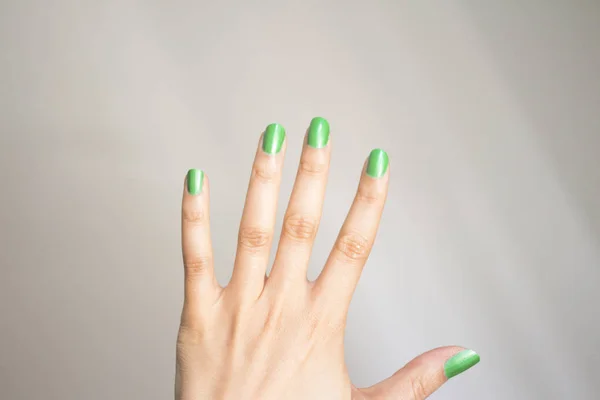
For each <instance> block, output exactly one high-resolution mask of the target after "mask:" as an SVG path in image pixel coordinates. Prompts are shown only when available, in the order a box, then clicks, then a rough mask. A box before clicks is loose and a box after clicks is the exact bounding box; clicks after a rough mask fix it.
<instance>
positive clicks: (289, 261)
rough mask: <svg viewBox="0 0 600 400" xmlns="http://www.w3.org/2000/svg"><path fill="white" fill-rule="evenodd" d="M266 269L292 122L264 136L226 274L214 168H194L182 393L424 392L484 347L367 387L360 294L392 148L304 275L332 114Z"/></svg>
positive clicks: (238, 396)
mask: <svg viewBox="0 0 600 400" xmlns="http://www.w3.org/2000/svg"><path fill="white" fill-rule="evenodd" d="M304 143H305V144H304V149H303V152H302V158H301V161H300V167H299V168H298V174H297V177H296V182H295V186H294V189H293V192H292V196H291V199H290V202H289V205H288V208H287V211H286V214H285V219H284V224H283V231H282V233H281V238H280V240H279V247H278V249H277V255H276V257H275V260H274V264H273V268H272V271H271V273H270V275H269V277H266V269H267V264H268V262H269V250H270V248H271V243H272V240H273V236H274V232H273V230H274V225H275V210H276V204H277V196H278V189H279V183H280V179H281V168H282V163H283V157H284V154H285V148H286V140H285V131H284V129H283V127H282V126H281V125H278V124H271V125H269V126H268V127H267V128H266V130H265V132H264V134H263V136H262V137H261V140H260V143H259V147H258V150H257V152H256V158H255V161H254V166H253V168H252V175H251V178H250V185H249V187H248V194H247V197H246V203H245V206H244V213H243V216H242V221H241V226H240V231H239V237H238V246H237V254H236V260H235V264H234V269H233V275H232V278H231V281H230V283H229V284H228V285H227V287H225V288H222V287H220V286H219V284H218V283H217V281H216V279H215V275H214V269H213V253H212V249H211V239H210V233H209V180H208V176H206V175H205V174H204V173H203V172H202V171H200V170H190V171H189V172H188V175H187V179H186V183H185V189H184V194H183V204H182V241H183V259H184V266H185V268H184V269H185V301H184V306H183V312H182V316H181V326H180V329H179V335H178V341H177V374H176V383H175V392H176V396H175V397H176V398H177V399H178V400H198V399H219V400H220V399H234V400H243V399H261V400H270V399H273V400H283V399H285V400H294V399H298V400H319V399H323V400H337V399H413V400H421V399H425V398H426V397H427V396H429V395H430V394H431V393H432V392H434V391H435V390H436V389H437V388H439V387H440V386H441V385H442V384H443V383H444V382H445V381H446V380H447V379H448V378H449V377H452V376H454V375H456V374H458V373H461V372H463V371H465V370H466V369H468V368H470V367H471V366H473V365H475V364H476V363H477V362H478V361H479V356H478V355H477V354H476V353H475V352H473V351H471V350H465V349H463V348H461V347H444V348H438V349H435V350H432V351H429V352H427V353H425V354H422V355H421V356H419V357H417V358H416V359H414V360H413V361H411V362H410V363H408V364H407V365H406V366H405V367H404V368H402V369H400V370H399V371H398V372H397V373H396V374H394V375H393V376H392V377H390V378H388V379H386V380H384V381H382V382H381V383H379V384H377V385H375V386H372V387H369V388H363V389H359V388H356V387H354V386H353V385H352V383H351V382H350V378H349V377H348V372H347V369H346V365H345V363H344V327H345V324H346V315H347V311H348V306H349V304H350V298H351V297H352V294H353V292H354V289H355V287H356V284H357V282H358V279H359V277H360V274H361V271H362V268H363V266H364V265H365V262H366V260H367V257H368V256H369V252H370V250H371V247H372V245H373V242H374V239H375V234H376V231H377V228H378V225H379V220H380V218H381V213H382V211H383V206H384V203H385V199H386V193H387V186H388V180H389V165H388V156H387V154H386V153H385V152H384V151H383V150H373V151H372V152H371V154H370V155H369V158H368V160H367V162H366V163H365V166H364V167H363V173H362V177H361V179H360V184H359V186H358V192H357V195H356V197H355V199H354V203H353V205H352V208H351V209H350V212H349V214H348V217H347V218H346V221H345V222H344V225H343V226H342V229H341V232H340V234H339V236H338V238H337V241H336V244H335V246H334V248H333V250H332V251H331V254H330V256H329V258H328V260H327V262H326V263H325V266H324V268H323V271H322V273H321V274H320V276H319V278H318V279H317V280H316V281H314V282H309V281H308V280H307V277H306V273H307V268H308V261H309V257H310V253H311V248H312V245H313V241H314V238H315V235H316V232H317V227H318V225H319V220H320V218H321V209H322V205H323V198H324V195H325V186H326V182H327V173H328V168H329V155H330V151H331V140H330V137H329V124H328V122H327V121H326V120H324V119H323V118H314V119H313V120H312V121H311V124H310V127H309V129H308V132H307V137H306V140H305V141H304Z"/></svg>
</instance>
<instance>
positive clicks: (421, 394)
mask: <svg viewBox="0 0 600 400" xmlns="http://www.w3.org/2000/svg"><path fill="white" fill-rule="evenodd" d="M410 390H411V394H412V398H411V399H413V400H424V399H426V398H427V396H429V391H428V390H427V387H426V386H425V383H424V382H423V379H422V378H421V377H420V376H416V377H413V378H411V379H410Z"/></svg>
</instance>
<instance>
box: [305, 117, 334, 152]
mask: <svg viewBox="0 0 600 400" xmlns="http://www.w3.org/2000/svg"><path fill="white" fill-rule="evenodd" d="M327 142H329V122H327V120H326V119H325V118H321V117H315V118H313V119H312V121H310V128H308V145H309V146H310V147H315V148H317V149H320V148H322V147H325V146H327Z"/></svg>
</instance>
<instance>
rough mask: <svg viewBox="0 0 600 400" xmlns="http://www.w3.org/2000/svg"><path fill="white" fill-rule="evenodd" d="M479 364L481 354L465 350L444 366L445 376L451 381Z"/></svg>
mask: <svg viewBox="0 0 600 400" xmlns="http://www.w3.org/2000/svg"><path fill="white" fill-rule="evenodd" d="M478 362H479V354H477V353H475V352H474V351H473V350H463V351H461V352H460V353H458V354H455V355H454V356H453V357H452V358H450V359H449V360H448V361H446V364H444V374H445V375H446V378H448V379H450V378H452V377H453V376H456V375H458V374H461V373H463V372H465V371H466V370H468V369H469V368H471V367H472V366H474V365H475V364H477V363H478Z"/></svg>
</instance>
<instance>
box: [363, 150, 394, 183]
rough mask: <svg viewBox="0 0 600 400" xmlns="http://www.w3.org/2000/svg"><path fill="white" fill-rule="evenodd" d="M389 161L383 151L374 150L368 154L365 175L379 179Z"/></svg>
mask: <svg viewBox="0 0 600 400" xmlns="http://www.w3.org/2000/svg"><path fill="white" fill-rule="evenodd" d="M389 162H390V159H389V158H388V155H387V153H386V152H385V151H383V150H381V149H375V150H373V151H371V154H369V163H368V164H367V175H369V176H370V177H373V178H381V177H382V176H383V175H385V172H386V171H387V168H388V164H389Z"/></svg>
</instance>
